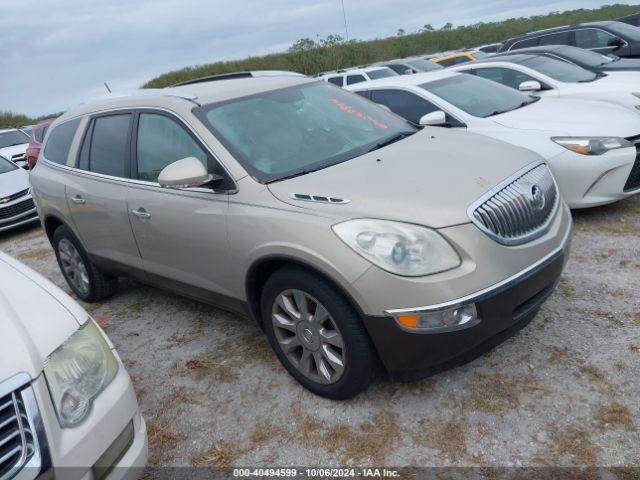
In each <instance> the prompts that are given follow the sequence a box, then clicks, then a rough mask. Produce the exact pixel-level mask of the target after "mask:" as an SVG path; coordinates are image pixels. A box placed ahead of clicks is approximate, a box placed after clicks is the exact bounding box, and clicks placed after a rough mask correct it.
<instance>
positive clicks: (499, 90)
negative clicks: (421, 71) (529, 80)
mask: <svg viewBox="0 0 640 480" xmlns="http://www.w3.org/2000/svg"><path fill="white" fill-rule="evenodd" d="M420 88H424V89H425V90H426V91H428V92H431V93H432V94H434V95H436V96H438V97H440V98H441V99H443V100H444V101H446V102H448V103H450V104H451V105H453V106H455V107H458V108H459V109H460V110H462V111H464V112H466V113H468V114H469V115H473V116H474V117H482V118H486V117H491V116H492V115H499V114H501V113H506V112H510V111H511V110H515V109H517V108H521V107H525V106H527V105H529V104H530V103H533V102H535V101H537V100H538V98H535V97H531V96H529V95H525V94H523V93H520V92H519V91H517V90H514V89H512V88H509V87H505V86H504V85H501V84H499V83H496V82H492V81H491V80H485V79H484V78H478V77H474V76H472V75H467V74H460V75H456V76H453V77H449V78H443V79H441V80H437V81H435V82H429V83H423V84H422V85H420Z"/></svg>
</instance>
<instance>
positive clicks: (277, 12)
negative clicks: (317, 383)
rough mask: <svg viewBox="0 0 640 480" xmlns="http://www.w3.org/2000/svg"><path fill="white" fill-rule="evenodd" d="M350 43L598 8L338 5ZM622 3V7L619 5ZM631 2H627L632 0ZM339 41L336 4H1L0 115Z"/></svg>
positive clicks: (414, 0) (211, 0)
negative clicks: (304, 41)
mask: <svg viewBox="0 0 640 480" xmlns="http://www.w3.org/2000/svg"><path fill="white" fill-rule="evenodd" d="M344 2H345V8H346V15H347V21H348V26H349V35H350V37H352V38H358V39H369V38H375V37H386V36H390V35H394V34H395V33H396V31H397V30H398V29H399V28H403V29H405V30H406V31H407V32H411V31H415V30H416V29H418V28H420V27H421V26H423V25H425V24H427V23H430V24H432V25H433V26H434V27H436V28H438V27H440V26H442V25H443V24H445V23H446V22H452V23H453V24H454V25H460V24H468V23H475V22H480V21H485V22H486V21H494V20H500V19H503V18H509V17H514V16H516V17H517V16H530V15H536V14H543V13H547V12H550V11H554V10H569V9H574V8H581V7H584V8H594V7H598V6H601V5H604V4H607V3H615V2H613V1H611V0H610V1H608V2H607V1H601V0H484V1H478V0H448V1H446V2H444V1H442V0H344ZM623 3H626V2H623ZM629 3H633V2H629ZM331 33H339V34H341V35H343V36H344V23H343V18H342V10H341V7H340V0H235V1H233V0H133V1H132V0H47V1H42V0H20V1H17V2H9V1H7V0H2V6H0V49H1V52H0V110H11V111H14V112H19V113H26V114H28V115H32V116H36V115H42V114H48V113H53V112H58V111H63V110H66V109H67V108H69V107H70V106H72V105H74V104H77V103H78V102H80V101H82V100H83V99H86V98H90V97H92V96H94V95H98V94H102V93H104V86H103V85H102V82H103V81H107V82H108V83H109V85H110V86H111V88H112V89H113V90H127V89H131V88H137V87H139V86H141V85H142V84H144V83H145V82H146V81H147V80H150V79H151V78H153V77H154V76H156V75H157V74H160V73H164V72H167V71H169V70H173V69H177V68H181V67H184V66H188V65H196V64H202V63H210V62H214V61H217V60H229V59H237V58H244V57H246V56H248V55H260V54H264V53H270V52H278V51H283V50H286V49H287V48H288V47H289V46H290V45H291V44H292V43H293V42H295V41H296V40H298V39H299V38H303V37H310V38H316V36H320V37H325V36H326V35H328V34H331Z"/></svg>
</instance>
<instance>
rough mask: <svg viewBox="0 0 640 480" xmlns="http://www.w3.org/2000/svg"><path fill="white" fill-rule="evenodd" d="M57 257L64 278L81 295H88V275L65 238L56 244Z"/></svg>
mask: <svg viewBox="0 0 640 480" xmlns="http://www.w3.org/2000/svg"><path fill="white" fill-rule="evenodd" d="M58 255H59V256H60V264H61V266H62V271H63V273H64V276H65V278H66V279H67V280H68V281H69V283H70V284H71V285H72V286H73V287H74V288H75V289H76V290H77V291H78V292H80V293H81V294H82V295H87V294H88V293H89V288H90V284H89V274H88V273H87V266H86V265H85V263H84V261H83V260H82V257H81V256H80V253H79V252H78V249H77V248H76V247H75V246H74V245H73V243H71V242H70V241H69V240H67V239H66V238H63V239H62V240H60V242H59V243H58Z"/></svg>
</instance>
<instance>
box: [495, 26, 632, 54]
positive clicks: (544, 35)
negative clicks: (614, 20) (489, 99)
mask: <svg viewBox="0 0 640 480" xmlns="http://www.w3.org/2000/svg"><path fill="white" fill-rule="evenodd" d="M578 30H600V31H601V32H604V33H608V34H609V35H611V36H613V37H616V38H619V39H620V40H622V41H623V42H624V45H623V47H628V46H629V42H627V41H626V40H625V39H624V38H622V37H621V36H620V35H617V34H615V33H612V32H608V31H607V30H605V29H604V28H600V27H577V28H573V29H570V30H560V31H557V32H549V33H543V34H541V35H536V34H532V35H531V36H530V37H527V38H522V39H520V40H518V41H517V42H514V43H512V44H511V46H510V47H509V50H507V52H510V51H512V50H513V51H518V50H520V49H519V48H515V49H514V48H513V47H515V46H516V45H518V44H519V43H522V42H526V41H527V40H531V39H533V38H542V37H549V36H551V35H556V34H558V33H562V32H570V33H571V32H573V33H574V36H575V32H577V31H578ZM539 43H540V42H538V45H536V46H537V47H544V46H545V45H540V44H539ZM558 45H565V44H564V43H560V44H558ZM569 46H570V47H576V48H581V47H578V46H577V45H569ZM524 48H527V47H524ZM596 48H607V47H594V48H587V49H586V50H589V51H591V50H595V49H596Z"/></svg>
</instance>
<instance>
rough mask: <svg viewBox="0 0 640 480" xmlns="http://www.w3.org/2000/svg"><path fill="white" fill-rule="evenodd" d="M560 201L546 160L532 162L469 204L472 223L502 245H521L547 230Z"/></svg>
mask: <svg viewBox="0 0 640 480" xmlns="http://www.w3.org/2000/svg"><path fill="white" fill-rule="evenodd" d="M559 204H560V195H559V192H558V187H557V186H556V183H555V180H554V179H553V175H552V174H551V171H550V170H549V168H548V167H547V166H546V165H545V164H543V163H537V164H535V165H529V166H528V167H526V168H525V169H523V170H521V171H519V172H518V173H516V174H515V175H514V176H512V177H511V178H509V179H508V180H506V181H505V182H502V183H501V184H500V185H498V186H497V187H496V188H494V189H493V190H491V191H490V192H489V193H487V195H485V196H484V197H482V198H481V199H480V200H478V201H477V202H476V203H474V204H473V205H472V206H471V207H470V208H469V212H468V214H469V217H470V218H471V220H472V221H473V223H474V224H475V225H476V226H477V227H478V228H480V230H482V231H483V232H485V233H486V234H487V235H488V236H490V237H491V238H493V239H494V240H495V241H497V242H498V243H501V244H503V245H519V244H522V243H525V242H528V241H531V240H533V239H535V238H537V237H539V236H541V235H544V233H545V232H547V230H548V228H549V225H550V223H551V220H552V219H553V217H554V214H555V212H556V211H557V209H558V205H559Z"/></svg>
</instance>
